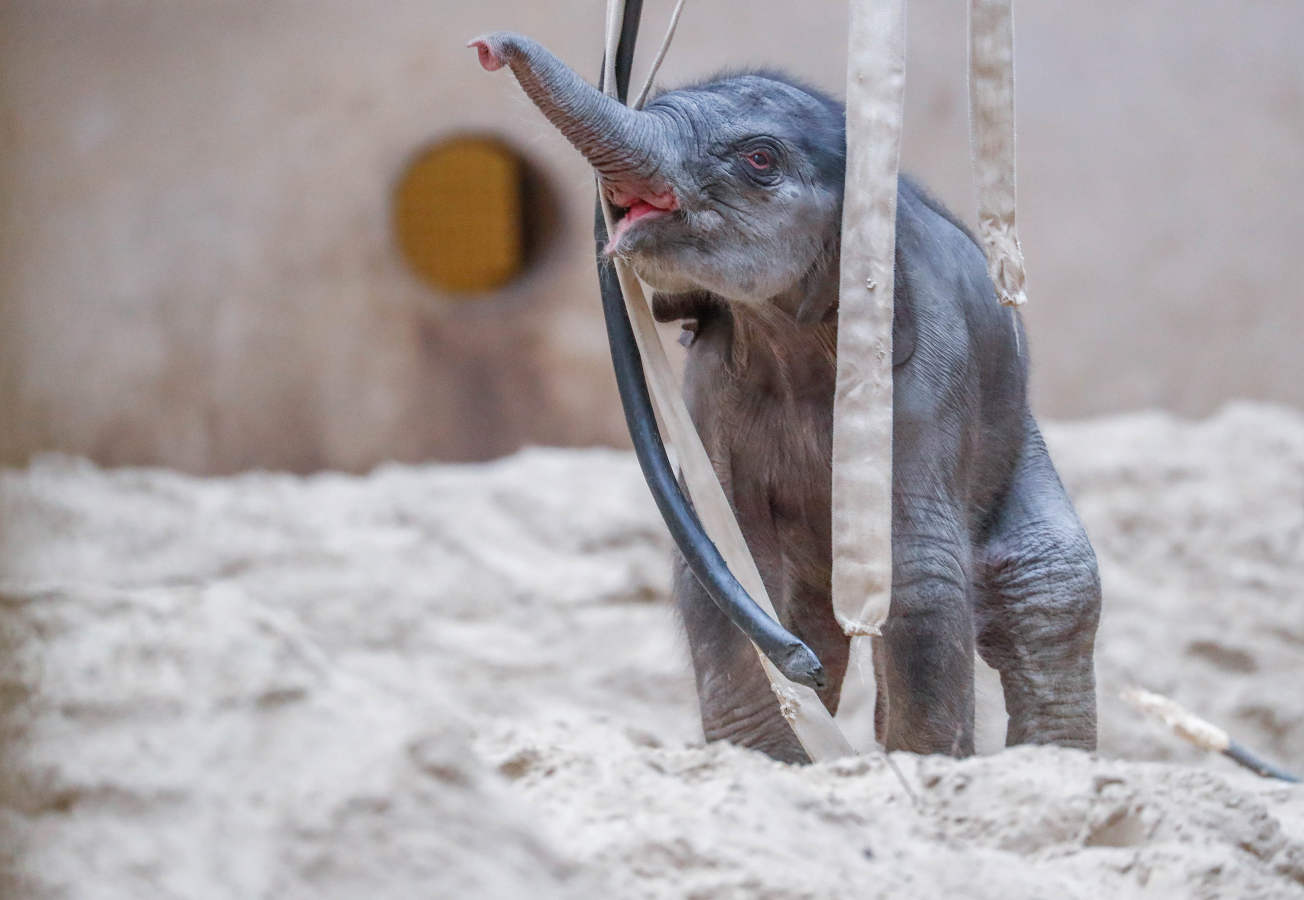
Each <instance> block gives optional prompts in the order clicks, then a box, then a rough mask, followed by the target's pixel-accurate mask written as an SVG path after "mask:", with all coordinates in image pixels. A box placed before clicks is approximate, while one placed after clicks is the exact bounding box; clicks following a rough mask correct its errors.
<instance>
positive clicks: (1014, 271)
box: [969, 0, 1028, 306]
mask: <svg viewBox="0 0 1304 900" xmlns="http://www.w3.org/2000/svg"><path fill="white" fill-rule="evenodd" d="M969 136H970V138H969V139H970V153H971V155H972V156H973V175H974V183H975V185H976V186H977V190H978V237H979V238H980V239H981V240H982V244H983V250H984V251H986V253H987V271H988V272H989V273H990V274H991V277H992V284H994V285H995V286H996V296H997V298H998V299H999V300H1000V301H1001V302H1002V303H1004V304H1005V305H1006V306H1022V305H1023V304H1024V303H1025V302H1027V299H1028V298H1027V295H1026V294H1025V293H1024V281H1025V279H1026V275H1025V272H1024V268H1023V247H1022V246H1021V245H1020V244H1019V233H1018V230H1017V228H1016V227H1015V201H1016V197H1017V191H1016V189H1015V175H1014V171H1015V160H1014V11H1013V8H1012V2H1011V0H970V3H969Z"/></svg>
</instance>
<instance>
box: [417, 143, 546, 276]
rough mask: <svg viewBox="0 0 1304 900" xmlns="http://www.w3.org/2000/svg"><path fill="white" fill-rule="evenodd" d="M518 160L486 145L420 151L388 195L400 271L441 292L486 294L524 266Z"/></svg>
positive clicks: (498, 146) (496, 145)
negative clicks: (408, 270) (403, 264)
mask: <svg viewBox="0 0 1304 900" xmlns="http://www.w3.org/2000/svg"><path fill="white" fill-rule="evenodd" d="M523 178H524V172H523V166H522V163H521V159H520V157H518V156H517V155H516V154H515V153H514V152H512V150H510V149H509V148H507V147H506V146H504V145H503V144H501V143H500V142H498V141H495V140H493V139H491V138H478V137H462V138H453V139H451V140H447V141H443V142H441V143H439V144H436V145H434V146H432V147H430V148H429V149H427V150H424V151H423V152H421V153H420V154H418V155H417V157H416V158H415V159H414V160H413V161H412V162H411V163H410V164H409V165H408V167H407V170H406V171H405V172H404V173H403V176H402V178H401V179H400V180H399V183H398V186H397V188H396V189H395V192H394V231H395V234H396V235H397V239H398V245H399V249H400V250H401V251H402V253H403V257H404V258H405V259H406V260H407V262H408V265H410V266H411V267H412V269H413V270H414V271H415V272H416V273H417V275H419V276H420V277H421V278H422V279H423V280H424V281H426V282H428V283H429V284H431V285H432V286H434V287H436V288H439V289H441V290H445V291H453V292H471V291H487V290H491V289H493V288H496V287H499V286H501V285H502V284H504V283H506V282H507V281H510V280H511V279H512V278H513V277H514V276H515V275H516V274H517V273H518V272H519V271H520V270H521V266H522V263H523V261H524V256H525V252H524V245H525V240H524V214H523V209H522V182H523Z"/></svg>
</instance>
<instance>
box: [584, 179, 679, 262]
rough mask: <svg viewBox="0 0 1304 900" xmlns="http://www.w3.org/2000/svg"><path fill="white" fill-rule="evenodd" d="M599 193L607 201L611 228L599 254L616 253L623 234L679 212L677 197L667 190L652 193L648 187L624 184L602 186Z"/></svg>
mask: <svg viewBox="0 0 1304 900" xmlns="http://www.w3.org/2000/svg"><path fill="white" fill-rule="evenodd" d="M602 191H603V193H604V194H605V195H606V197H607V199H608V200H609V201H611V206H612V212H613V213H614V216H615V228H614V229H613V230H612V234H611V238H610V239H609V240H608V241H607V246H606V247H604V248H603V253H605V254H606V255H607V256H612V255H615V254H616V253H618V252H620V250H621V245H622V243H624V242H625V239H626V235H628V234H629V233H630V231H631V230H632V229H634V228H635V227H636V226H641V225H645V224H646V223H648V222H653V221H656V220H658V219H666V218H669V217H671V216H672V215H673V214H674V213H675V211H676V210H678V209H679V198H678V197H676V196H675V192H674V191H673V190H671V189H669V188H666V189H665V190H662V191H656V190H653V189H651V188H650V187H649V186H639V187H638V188H634V189H631V188H630V187H627V186H624V185H619V186H618V185H613V184H606V183H604V184H603V186H602Z"/></svg>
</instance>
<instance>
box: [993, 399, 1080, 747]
mask: <svg viewBox="0 0 1304 900" xmlns="http://www.w3.org/2000/svg"><path fill="white" fill-rule="evenodd" d="M975 563H976V565H975V572H974V575H975V581H976V583H977V589H978V597H977V608H976V610H975V612H976V626H977V638H978V640H977V644H978V652H979V654H980V655H981V656H982V658H983V660H984V661H985V662H986V663H987V664H988V665H990V666H991V667H992V668H994V669H996V670H997V671H998V672H1000V675H1001V685H1002V687H1003V689H1004V692H1005V706H1006V710H1007V712H1008V713H1009V726H1008V730H1007V732H1006V743H1007V744H1009V745H1013V744H1021V743H1034V744H1061V745H1063V746H1068V747H1080V748H1083V749H1088V750H1090V749H1094V748H1095V746H1096V685H1095V669H1094V663H1093V654H1094V647H1095V637H1096V626H1097V623H1098V621H1099V618H1100V576H1099V574H1098V571H1097V566H1096V556H1095V553H1094V552H1093V551H1092V549H1091V543H1090V542H1089V541H1088V540H1087V534H1086V531H1085V530H1084V529H1083V527H1082V523H1081V522H1079V521H1078V517H1077V514H1076V513H1075V512H1074V510H1073V505H1072V503H1071V502H1070V501H1069V498H1068V495H1067V493H1066V492H1065V491H1064V487H1063V485H1062V484H1061V483H1060V480H1059V477H1058V476H1057V475H1056V473H1055V469H1054V466H1053V465H1052V464H1051V461H1050V456H1049V455H1048V454H1047V452H1046V447H1045V444H1044V443H1043V441H1042V438H1041V434H1040V433H1039V432H1038V431H1037V429H1036V426H1035V425H1033V424H1031V423H1029V434H1028V437H1027V440H1026V441H1025V444H1024V447H1023V451H1022V456H1021V458H1020V460H1019V463H1018V465H1017V467H1016V470H1015V473H1014V480H1013V483H1012V484H1011V486H1010V489H1009V491H1008V492H1007V494H1006V496H1005V498H1004V500H1003V502H1002V505H1001V507H1000V509H999V511H998V513H997V516H996V520H995V522H994V523H993V525H992V527H991V528H990V529H989V531H988V533H987V535H986V536H985V540H984V541H983V543H982V545H981V546H980V547H979V548H978V549H977V552H976V553H975Z"/></svg>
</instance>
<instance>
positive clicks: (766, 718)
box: [674, 554, 810, 763]
mask: <svg viewBox="0 0 1304 900" xmlns="http://www.w3.org/2000/svg"><path fill="white" fill-rule="evenodd" d="M674 591H675V602H676V604H677V605H678V607H679V613H680V616H681V617H682V618H683V622H684V629H685V631H687V633H688V648H689V652H690V653H691V655H692V657H693V674H694V676H695V677H696V680H697V699H698V704H699V706H700V708H701V713H702V731H703V733H704V735H705V736H706V739H707V740H708V741H729V742H730V743H733V744H738V745H740V746H743V747H748V748H750V749H752V750H760V751H761V752H763V753H766V754H768V755H769V756H772V757H774V758H775V759H777V760H779V761H780V762H791V763H805V762H809V761H810V758H809V757H808V756H807V754H806V751H805V750H804V749H803V748H802V746H801V744H800V743H799V742H798V740H797V736H796V734H794V733H793V730H792V728H791V727H790V726H789V725H788V722H787V720H786V719H784V717H783V713H782V712H780V710H779V702H778V700H776V699H775V697H774V692H773V690H771V688H770V681H769V679H768V678H766V676H765V670H764V669H763V668H761V662H760V659H759V658H758V657H757V655H756V649H755V648H754V647H753V646H752V643H751V641H749V640H748V639H747V636H746V635H744V634H743V633H742V632H741V631H740V630H738V628H737V627H736V626H735V625H734V624H733V623H732V622H730V621H729V619H728V618H727V617H726V616H725V614H724V613H722V612H721V611H720V609H719V607H717V606H716V605H715V601H713V600H712V599H711V597H710V595H709V594H707V593H706V591H705V590H703V588H702V586H701V585H700V584H698V583H697V579H696V578H694V577H693V573H692V572H690V571H689V570H688V566H687V565H686V564H685V563H684V561H683V559H682V558H681V557H680V556H679V555H678V554H675V584H674Z"/></svg>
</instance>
